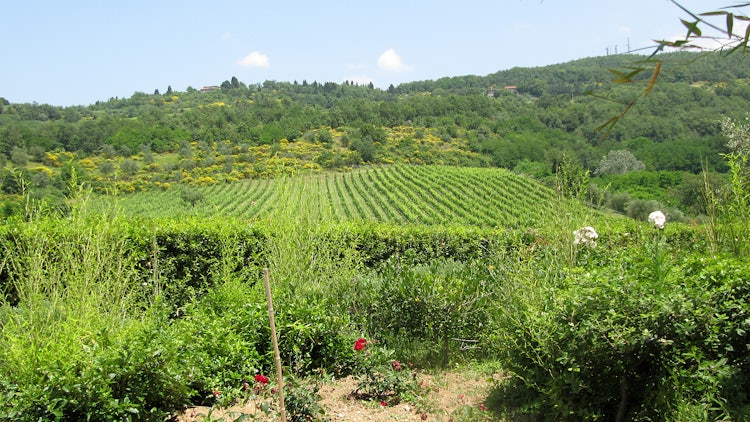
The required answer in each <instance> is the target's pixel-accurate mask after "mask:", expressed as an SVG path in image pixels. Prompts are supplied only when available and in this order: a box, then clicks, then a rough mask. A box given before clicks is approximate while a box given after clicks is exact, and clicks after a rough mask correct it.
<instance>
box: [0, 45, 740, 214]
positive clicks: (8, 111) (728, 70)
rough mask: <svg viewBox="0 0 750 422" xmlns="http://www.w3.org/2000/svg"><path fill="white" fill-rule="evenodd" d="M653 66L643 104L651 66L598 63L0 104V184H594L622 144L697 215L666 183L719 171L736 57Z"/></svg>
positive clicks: (735, 88) (733, 97)
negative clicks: (629, 78) (450, 175)
mask: <svg viewBox="0 0 750 422" xmlns="http://www.w3.org/2000/svg"><path fill="white" fill-rule="evenodd" d="M655 58H656V59H659V60H661V61H662V62H663V66H662V67H661V72H660V75H659V80H658V83H657V84H656V85H655V86H654V87H653V89H652V90H651V91H650V92H649V93H648V95H644V92H645V89H646V87H647V84H648V82H649V78H650V77H651V74H652V73H651V70H650V68H652V67H653V66H654V63H653V62H643V60H644V59H646V57H645V56H636V55H611V56H606V57H594V58H586V59H581V60H576V61H572V62H568V63H562V64H556V65H550V66H545V67H538V68H512V69H509V70H503V71H499V72H496V73H493V74H490V75H486V76H461V77H446V78H441V79H438V80H432V81H418V82H411V83H405V84H401V85H399V86H390V87H389V88H388V89H385V90H383V89H377V88H374V87H373V86H372V85H368V86H363V85H356V84H354V83H351V82H344V83H342V84H338V83H333V82H317V81H312V82H310V81H301V82H300V81H292V82H281V81H265V82H262V83H256V84H246V83H244V82H241V81H239V80H238V79H237V78H236V77H232V78H231V79H230V80H227V81H224V82H222V83H220V84H219V85H217V86H210V85H209V86H206V87H198V88H193V87H188V88H187V89H186V90H185V91H177V90H174V89H173V88H172V87H171V86H168V87H166V88H158V89H155V90H154V92H153V93H152V94H147V93H142V92H136V93H134V94H133V95H132V96H131V97H130V98H110V99H109V100H106V101H99V102H96V103H95V104H91V105H88V106H73V107H57V106H53V105H48V104H36V103H32V104H16V103H12V99H0V101H2V107H0V111H1V112H2V113H1V114H0V160H1V161H2V162H0V164H2V165H3V168H4V170H3V174H2V190H3V193H5V194H18V193H19V190H20V188H21V186H19V184H21V183H20V182H19V176H22V177H23V179H24V181H25V182H24V183H26V184H27V185H28V187H29V188H34V187H35V188H36V189H35V190H36V191H37V192H44V191H47V193H49V192H54V189H57V190H60V189H62V187H63V186H64V185H65V184H66V183H67V181H68V180H69V179H70V176H71V174H72V173H75V174H76V177H77V178H78V179H79V181H86V182H90V183H92V184H93V185H94V186H95V187H96V186H98V187H99V188H101V189H100V190H104V188H105V187H109V186H112V185H117V186H119V188H121V189H120V190H121V191H132V190H143V189H148V188H152V187H154V186H158V187H164V186H169V184H174V183H181V182H183V183H188V184H212V183H218V182H225V181H230V182H231V181H235V180H241V179H248V178H258V177H273V176H276V175H278V174H285V173H289V172H295V171H299V170H303V169H312V170H318V171H321V170H324V169H346V168H351V167H352V166H357V165H362V164H392V163H411V164H449V165H458V166H496V167H503V168H508V169H512V170H516V171H518V172H521V173H526V174H529V175H531V176H534V177H536V178H538V179H540V180H544V179H545V178H549V177H551V176H552V175H553V174H554V173H555V172H556V171H557V170H558V168H559V166H560V163H561V162H563V161H564V160H568V159H569V160H572V161H573V163H574V164H575V165H578V166H580V168H582V169H584V170H588V171H590V172H591V173H592V175H601V176H605V175H606V174H604V173H605V172H603V171H601V165H602V159H603V157H604V156H605V155H607V154H608V153H609V152H611V151H623V150H625V151H627V152H628V153H631V154H632V156H633V158H634V159H635V160H636V161H637V162H638V163H642V164H643V166H642V167H637V168H634V170H639V172H640V173H643V172H645V173H646V175H644V176H643V177H645V178H646V179H649V180H652V179H655V180H657V182H655V183H654V184H653V188H654V189H651V190H649V189H647V190H648V191H649V192H646V194H643V190H642V189H641V191H640V192H637V191H633V190H631V192H630V194H632V195H634V196H635V197H639V195H640V196H641V197H643V199H658V200H661V201H664V202H667V203H670V205H673V206H676V207H680V208H682V209H683V210H686V211H696V212H699V211H700V210H699V209H697V208H699V207H698V205H697V204H695V203H691V202H690V201H689V200H686V199H685V198H687V197H690V196H691V195H692V196H694V195H693V194H692V193H691V192H684V191H683V192H674V191H671V192H667V190H668V189H667V188H670V187H674V186H676V185H680V186H686V185H691V184H695V180H692V179H691V175H696V174H698V173H700V171H701V169H702V166H703V165H706V166H707V167H708V169H709V170H711V171H714V172H718V173H723V172H725V171H726V170H727V169H726V166H725V164H724V161H723V160H722V158H721V155H720V154H722V153H723V152H725V147H724V144H725V142H726V140H725V139H724V137H723V136H722V134H721V127H720V120H721V119H722V118H724V117H729V118H732V119H736V120H739V119H742V118H744V117H745V116H746V113H747V111H748V110H750V107H749V105H750V66H748V57H747V56H746V55H743V54H731V55H726V54H722V53H687V52H680V53H666V54H661V55H658V56H655ZM636 67H643V68H644V71H643V72H641V73H639V74H638V75H637V76H636V77H635V78H634V82H632V83H623V84H618V83H615V82H613V79H615V78H616V77H617V72H616V71H620V72H623V71H629V70H630V69H633V68H636ZM613 70H615V71H614V72H613ZM1 94H2V93H0V95H1ZM633 100H637V101H636V102H635V104H634V106H633V107H632V108H630V109H629V110H628V112H627V113H625V114H624V115H623V116H622V118H620V119H619V120H618V121H617V122H616V124H614V125H613V126H611V127H608V128H607V129H606V130H602V129H601V127H602V126H603V125H604V124H605V123H606V122H608V121H610V119H612V118H613V117H614V116H618V115H620V114H621V113H623V111H625V110H626V109H627V106H628V104H629V103H631V101H633ZM73 170H75V171H73ZM665 172H666V173H665ZM675 172H676V173H677V176H675ZM613 177H614V178H615V179H616V178H617V177H618V176H610V180H609V183H612V182H613V180H611V179H612V178H613ZM664 180H667V182H668V183H667V184H666V185H665V182H664ZM670 180H671V182H670ZM165 184H166V185H165ZM615 184H619V185H622V183H620V182H618V181H615ZM660 184H661V185H660ZM625 190H626V191H627V190H628V186H625ZM667 193H669V195H667ZM41 194H42V193H39V195H41ZM665 195H666V196H665ZM686 201H687V202H686Z"/></svg>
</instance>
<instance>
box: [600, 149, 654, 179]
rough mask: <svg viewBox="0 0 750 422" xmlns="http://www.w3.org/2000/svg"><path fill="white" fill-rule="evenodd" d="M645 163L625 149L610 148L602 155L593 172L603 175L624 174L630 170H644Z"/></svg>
mask: <svg viewBox="0 0 750 422" xmlns="http://www.w3.org/2000/svg"><path fill="white" fill-rule="evenodd" d="M645 169H646V165H645V164H643V162H642V161H640V160H638V159H637V158H635V155H633V153H632V152H630V151H628V150H626V149H617V150H612V151H610V152H609V153H607V155H606V156H604V157H602V160H601V161H600V162H599V167H598V168H597V169H596V171H595V172H594V174H596V175H598V176H603V175H606V174H624V173H629V172H631V171H640V170H645Z"/></svg>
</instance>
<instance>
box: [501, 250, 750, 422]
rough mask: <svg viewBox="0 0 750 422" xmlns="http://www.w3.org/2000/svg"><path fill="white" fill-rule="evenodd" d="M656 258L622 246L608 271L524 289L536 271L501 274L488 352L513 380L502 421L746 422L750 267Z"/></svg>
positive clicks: (586, 270) (591, 270) (584, 270)
mask: <svg viewBox="0 0 750 422" xmlns="http://www.w3.org/2000/svg"><path fill="white" fill-rule="evenodd" d="M662 247H665V245H662ZM610 253H615V252H614V251H610ZM654 253H655V252H654V250H653V248H642V247H641V248H638V247H631V248H629V249H628V250H625V251H623V252H622V254H621V255H618V256H617V257H616V259H615V260H614V261H613V262H612V263H611V264H610V265H607V266H606V267H601V266H595V265H592V266H587V267H578V268H574V269H572V270H571V271H570V272H568V273H566V274H564V275H563V276H562V277H561V278H556V277H553V276H552V275H551V274H549V273H547V275H546V276H545V277H544V278H543V279H542V280H538V279H537V280H536V281H532V280H533V279H532V278H531V274H533V273H534V272H536V269H534V268H537V269H539V267H537V266H534V267H533V268H522V269H520V272H519V273H516V274H515V275H514V274H512V273H510V272H509V273H507V274H506V276H507V277H508V279H507V281H506V284H505V285H504V294H505V295H504V297H505V300H504V301H503V303H502V305H501V306H500V316H501V324H502V329H501V331H499V332H498V334H499V338H498V339H497V342H498V344H502V345H503V346H502V347H501V348H500V353H501V355H502V356H503V361H504V362H505V367H506V369H508V370H509V371H510V372H511V373H512V374H513V375H514V376H513V377H511V378H510V379H509V381H507V383H506V384H504V385H503V386H502V387H501V390H502V392H503V393H504V394H502V395H501V396H502V397H503V400H505V403H506V411H507V413H508V414H533V415H537V416H540V415H545V416H546V417H550V418H553V419H574V420H580V419H606V420H625V419H629V420H654V419H658V420H684V419H683V418H684V417H685V416H686V415H687V414H688V412H694V411H695V410H696V409H701V410H703V411H704V412H706V414H707V415H709V417H710V418H711V419H732V420H734V419H742V418H745V417H747V415H748V414H747V412H748V407H747V406H748V397H747V395H746V393H745V392H746V391H749V390H748V387H750V384H748V382H749V381H750V366H749V363H750V362H749V361H750V360H749V359H748V346H747V344H748V343H747V332H748V328H750V325H748V324H750V320H748V319H747V315H748V314H749V312H750V306H748V303H750V302H749V301H748V299H750V269H749V268H748V267H747V265H746V264H744V263H742V262H740V261H734V260H728V259H718V258H716V259H705V258H687V259H685V260H684V261H677V262H664V261H661V260H660V261H656V260H657V257H656V256H655V255H653V254H654ZM662 256H669V252H667V253H666V254H663V255H662ZM667 259H669V258H667ZM656 264H658V265H659V268H658V269H659V271H655V267H654V265H656ZM537 265H540V266H543V265H544V261H543V260H540V261H539V262H537ZM514 395H515V399H516V400H517V401H516V402H515V405H508V403H509V402H512V401H513V399H514Z"/></svg>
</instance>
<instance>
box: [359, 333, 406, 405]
mask: <svg viewBox="0 0 750 422" xmlns="http://www.w3.org/2000/svg"><path fill="white" fill-rule="evenodd" d="M367 344H369V342H368V341H367V340H366V339H364V338H360V339H358V340H357V341H356V342H355V343H354V349H355V350H357V351H358V352H359V353H358V356H357V357H358V358H359V359H358V368H357V376H358V377H359V384H358V385H357V389H356V390H354V392H353V395H354V396H355V397H357V398H359V399H365V400H378V401H379V402H380V404H381V405H382V406H388V405H393V404H397V403H399V402H400V401H401V400H402V399H403V398H404V396H405V395H407V394H413V393H416V391H417V389H418V384H417V381H416V377H417V375H416V373H415V372H413V371H412V370H404V367H403V366H402V365H401V363H400V362H399V361H398V360H395V359H393V358H392V356H393V351H391V350H388V349H385V348H383V347H369V348H367V350H365V346H366V345H367Z"/></svg>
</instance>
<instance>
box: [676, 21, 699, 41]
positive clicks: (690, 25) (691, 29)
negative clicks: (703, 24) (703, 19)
mask: <svg viewBox="0 0 750 422" xmlns="http://www.w3.org/2000/svg"><path fill="white" fill-rule="evenodd" d="M680 22H682V24H683V25H685V27H686V28H687V30H688V33H687V36H686V38H690V36H691V35H695V36H696V37H700V36H701V35H702V34H703V32H702V31H701V29H700V28H699V27H698V23H699V21H695V22H688V21H686V20H685V19H680Z"/></svg>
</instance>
